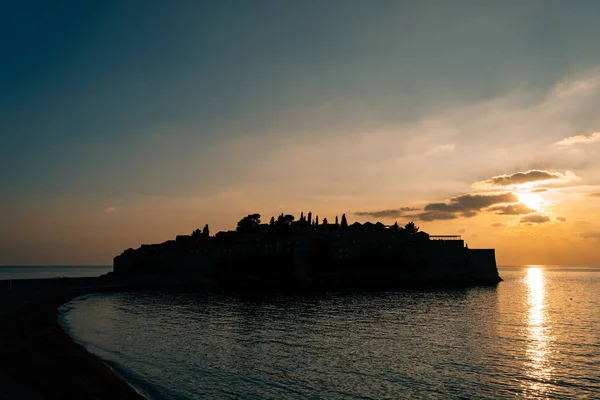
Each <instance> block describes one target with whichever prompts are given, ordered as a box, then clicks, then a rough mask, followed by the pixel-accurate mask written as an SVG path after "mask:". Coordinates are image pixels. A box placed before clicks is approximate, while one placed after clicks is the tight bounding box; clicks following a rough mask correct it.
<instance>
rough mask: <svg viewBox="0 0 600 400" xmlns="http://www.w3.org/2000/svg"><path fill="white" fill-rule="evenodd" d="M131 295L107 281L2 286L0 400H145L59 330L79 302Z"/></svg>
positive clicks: (40, 281) (66, 280) (47, 281)
mask: <svg viewBox="0 0 600 400" xmlns="http://www.w3.org/2000/svg"><path fill="white" fill-rule="evenodd" d="M127 289H128V285H126V284H123V283H120V282H118V281H115V280H113V279H105V278H62V279H38V280H21V281H12V282H8V281H0V400H4V399H11V400H19V399H77V400H79V399H143V397H142V396H141V395H139V394H138V393H137V392H135V391H134V390H133V389H132V388H131V387H130V386H129V385H128V384H126V383H125V382H124V381H123V380H121V379H120V378H119V377H117V376H116V375H115V374H113V373H112V371H111V370H110V368H109V367H108V366H107V365H105V364H104V363H103V362H102V361H101V360H100V359H99V358H97V357H96V356H94V355H92V354H90V353H88V352H87V351H86V350H85V349H84V348H83V347H82V346H80V345H79V344H77V343H75V342H74V341H73V340H72V339H71V338H70V336H69V335H67V334H66V333H65V332H64V330H63V329H62V328H61V326H60V325H59V324H58V307H60V306H61V305H62V304H64V303H66V302H68V301H70V300H71V299H73V298H74V297H76V296H79V295H83V294H86V293H92V292H98V291H122V290H127Z"/></svg>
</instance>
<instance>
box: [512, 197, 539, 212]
mask: <svg viewBox="0 0 600 400" xmlns="http://www.w3.org/2000/svg"><path fill="white" fill-rule="evenodd" d="M517 197H518V198H519V201H520V202H521V203H523V204H525V205H526V206H527V207H529V208H531V209H534V210H536V211H540V209H541V208H542V204H543V203H544V199H542V197H541V196H539V195H537V194H533V193H517Z"/></svg>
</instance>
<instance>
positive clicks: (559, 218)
mask: <svg viewBox="0 0 600 400" xmlns="http://www.w3.org/2000/svg"><path fill="white" fill-rule="evenodd" d="M556 220H557V221H560V222H566V221H567V219H566V218H565V217H556Z"/></svg>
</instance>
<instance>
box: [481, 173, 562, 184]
mask: <svg viewBox="0 0 600 400" xmlns="http://www.w3.org/2000/svg"><path fill="white" fill-rule="evenodd" d="M568 176H569V174H568V173H567V174H565V175H563V174H561V173H560V172H550V171H543V170H539V169H532V170H529V171H526V172H515V173H514V174H509V175H507V174H504V175H498V176H493V177H491V178H489V179H486V180H483V181H479V182H475V183H474V184H473V186H474V187H480V186H488V187H489V186H491V187H502V186H516V185H522V184H525V183H532V182H540V181H555V180H566V179H568Z"/></svg>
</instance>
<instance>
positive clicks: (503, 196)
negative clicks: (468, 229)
mask: <svg viewBox="0 0 600 400" xmlns="http://www.w3.org/2000/svg"><path fill="white" fill-rule="evenodd" d="M518 201H519V198H518V197H517V196H515V195H514V194H512V193H508V192H507V193H499V194H491V195H483V194H463V195H460V196H456V197H452V198H451V199H450V200H448V202H446V203H429V204H427V205H426V206H425V209H424V211H439V212H445V213H460V214H462V215H463V216H465V217H471V216H475V215H477V212H479V211H481V210H482V209H484V208H487V207H490V206H493V205H494V204H502V203H516V202H518Z"/></svg>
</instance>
